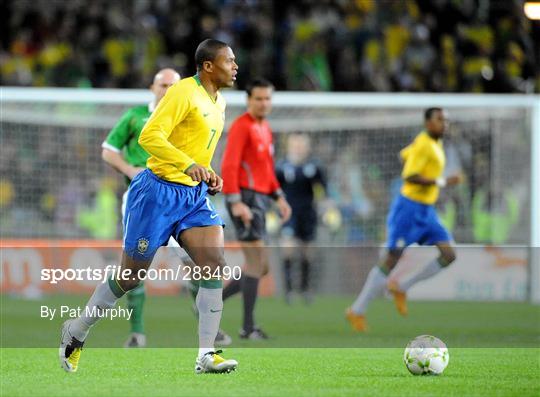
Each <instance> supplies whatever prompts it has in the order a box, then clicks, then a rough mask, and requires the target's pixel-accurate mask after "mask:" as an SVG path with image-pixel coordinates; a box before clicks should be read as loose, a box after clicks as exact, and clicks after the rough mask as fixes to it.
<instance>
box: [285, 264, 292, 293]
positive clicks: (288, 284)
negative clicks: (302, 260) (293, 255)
mask: <svg viewBox="0 0 540 397" xmlns="http://www.w3.org/2000/svg"><path fill="white" fill-rule="evenodd" d="M283 275H284V276H285V292H291V291H292V261H291V260H290V259H285V260H284V261H283Z"/></svg>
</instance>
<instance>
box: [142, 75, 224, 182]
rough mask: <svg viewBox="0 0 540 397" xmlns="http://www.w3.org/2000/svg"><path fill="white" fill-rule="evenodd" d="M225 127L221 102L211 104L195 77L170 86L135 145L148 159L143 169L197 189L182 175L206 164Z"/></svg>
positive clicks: (222, 100)
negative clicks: (144, 151)
mask: <svg viewBox="0 0 540 397" xmlns="http://www.w3.org/2000/svg"><path fill="white" fill-rule="evenodd" d="M224 124H225V100H224V99H223V97H222V96H221V94H220V93H219V92H218V94H217V98H216V100H215V101H214V100H213V98H211V97H210V95H209V94H208V92H206V90H205V88H204V87H203V86H202V84H201V81H200V80H199V77H198V76H197V75H195V76H193V77H187V78H185V79H182V80H180V81H178V82H177V83H175V84H173V85H172V86H171V87H169V89H168V90H167V92H166V93H165V96H164V97H163V98H162V99H161V101H159V104H158V106H157V107H156V109H155V110H154V111H153V112H152V116H150V118H149V120H148V121H147V122H146V124H145V126H144V128H143V130H142V132H141V135H140V136H139V144H140V145H141V146H142V147H143V149H144V150H146V151H147V152H148V153H149V154H150V157H149V158H148V160H147V162H146V166H147V167H148V168H149V169H150V170H151V171H152V172H153V173H154V174H155V175H157V176H158V177H160V178H161V179H164V180H167V181H170V182H175V183H181V184H183V185H188V186H197V185H198V184H199V182H195V181H194V180H192V179H191V177H190V176H189V175H187V174H185V171H186V169H187V168H189V166H191V165H192V164H194V163H197V164H199V165H202V166H204V167H206V168H208V169H210V170H211V169H212V168H211V166H210V163H211V162H212V157H213V155H214V151H215V149H216V144H217V142H218V140H219V138H220V136H221V133H222V131H223V126H224Z"/></svg>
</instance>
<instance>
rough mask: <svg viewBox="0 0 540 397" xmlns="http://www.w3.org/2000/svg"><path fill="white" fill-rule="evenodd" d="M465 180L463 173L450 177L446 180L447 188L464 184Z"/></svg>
mask: <svg viewBox="0 0 540 397" xmlns="http://www.w3.org/2000/svg"><path fill="white" fill-rule="evenodd" d="M463 179H464V178H463V174H461V173H459V174H456V175H452V176H449V177H448V178H446V186H455V185H459V184H460V183H462V182H463Z"/></svg>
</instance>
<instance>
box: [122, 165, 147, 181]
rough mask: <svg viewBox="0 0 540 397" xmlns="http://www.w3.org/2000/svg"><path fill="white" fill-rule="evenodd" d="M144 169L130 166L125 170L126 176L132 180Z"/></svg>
mask: <svg viewBox="0 0 540 397" xmlns="http://www.w3.org/2000/svg"><path fill="white" fill-rule="evenodd" d="M144 170H145V169H144V168H142V167H133V166H130V167H129V168H128V169H127V170H126V176H127V177H128V178H129V179H130V180H133V178H135V177H136V176H137V175H139V174H140V173H141V172H143V171H144Z"/></svg>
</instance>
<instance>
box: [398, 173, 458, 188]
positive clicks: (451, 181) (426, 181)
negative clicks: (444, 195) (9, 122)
mask: <svg viewBox="0 0 540 397" xmlns="http://www.w3.org/2000/svg"><path fill="white" fill-rule="evenodd" d="M405 181H407V182H409V183H415V184H417V185H422V186H431V185H438V186H441V187H443V186H455V185H459V184H460V183H462V182H463V175H462V174H455V175H452V176H449V177H446V178H438V179H431V178H424V177H423V176H421V175H411V176H409V177H408V178H405Z"/></svg>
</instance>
